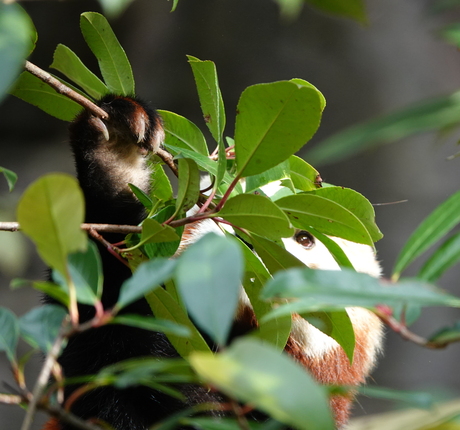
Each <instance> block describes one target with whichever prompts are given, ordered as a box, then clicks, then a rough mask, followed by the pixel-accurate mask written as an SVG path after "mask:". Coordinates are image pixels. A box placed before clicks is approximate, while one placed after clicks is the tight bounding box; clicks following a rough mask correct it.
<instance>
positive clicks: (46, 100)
mask: <svg viewBox="0 0 460 430" xmlns="http://www.w3.org/2000/svg"><path fill="white" fill-rule="evenodd" d="M11 94H12V95H13V96H15V97H18V98H20V99H21V100H24V101H25V102H27V103H30V104H32V105H34V106H37V107H38V108H39V109H41V110H43V111H44V112H46V113H47V114H49V115H52V116H54V117H56V118H58V119H61V120H63V121H73V120H74V119H75V117H76V116H77V115H78V114H79V113H80V112H81V110H82V107H81V106H80V105H79V104H78V103H76V102H74V101H73V100H70V99H69V98H68V97H66V96H64V95H62V94H59V93H57V92H56V91H55V90H53V89H52V88H51V87H50V86H49V85H47V84H45V83H44V82H43V81H41V80H40V79H38V78H37V77H36V76H34V75H32V74H30V73H29V72H22V73H21V75H20V76H19V79H18V80H17V81H16V83H15V85H14V87H13V88H12V90H11Z"/></svg>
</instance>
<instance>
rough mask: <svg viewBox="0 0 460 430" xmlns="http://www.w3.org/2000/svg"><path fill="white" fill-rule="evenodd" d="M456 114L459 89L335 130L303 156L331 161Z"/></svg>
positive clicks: (437, 126) (448, 122)
mask: <svg viewBox="0 0 460 430" xmlns="http://www.w3.org/2000/svg"><path fill="white" fill-rule="evenodd" d="M459 118H460V92H455V93H453V94H451V95H450V96H445V97H439V98H436V99H431V100H425V101H422V102H419V103H417V104H415V105H412V106H409V107H407V108H405V109H402V110H400V111H397V112H394V113H391V114H389V115H387V116H383V117H381V118H377V119H374V120H371V121H369V122H366V123H364V124H360V125H357V126H354V127H351V128H349V129H347V130H345V131H343V132H340V133H337V134H335V135H333V136H331V137H329V138H327V139H326V140H323V141H322V142H319V143H318V144H317V145H316V146H315V147H314V148H313V149H311V150H308V151H306V153H305V158H306V159H307V160H308V161H309V162H310V163H312V164H313V165H315V166H318V165H325V164H330V163H334V162H337V161H340V160H344V159H346V158H348V157H351V156H352V155H355V154H357V153H359V152H361V151H363V150H365V149H368V148H372V147H375V146H377V145H378V144H383V143H390V142H394V141H395V140H398V139H402V138H403V137H407V136H410V135H412V134H415V133H421V132H424V131H430V130H443V129H445V128H447V127H450V126H455V125H458V124H459V122H460V121H459Z"/></svg>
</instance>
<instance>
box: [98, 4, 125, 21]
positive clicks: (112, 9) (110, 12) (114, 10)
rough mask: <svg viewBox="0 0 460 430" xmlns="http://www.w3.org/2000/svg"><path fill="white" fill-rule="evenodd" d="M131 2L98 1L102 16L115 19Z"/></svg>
mask: <svg viewBox="0 0 460 430" xmlns="http://www.w3.org/2000/svg"><path fill="white" fill-rule="evenodd" d="M132 1H133V0H99V3H100V5H101V6H102V10H103V11H104V15H106V16H108V17H109V18H116V17H118V16H119V15H121V14H122V13H123V12H124V10H125V9H126V8H127V7H128V6H129V5H130V4H131V2H132Z"/></svg>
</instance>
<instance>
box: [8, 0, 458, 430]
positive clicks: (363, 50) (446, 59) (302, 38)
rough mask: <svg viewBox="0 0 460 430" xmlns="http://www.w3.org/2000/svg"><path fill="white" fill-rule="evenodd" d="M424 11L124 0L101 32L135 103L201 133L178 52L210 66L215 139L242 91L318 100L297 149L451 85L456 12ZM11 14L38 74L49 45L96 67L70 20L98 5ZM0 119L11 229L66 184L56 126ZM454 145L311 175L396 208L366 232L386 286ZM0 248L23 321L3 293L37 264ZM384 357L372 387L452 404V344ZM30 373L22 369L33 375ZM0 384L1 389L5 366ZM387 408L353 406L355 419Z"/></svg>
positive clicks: (444, 318) (388, 2)
mask: <svg viewBox="0 0 460 430" xmlns="http://www.w3.org/2000/svg"><path fill="white" fill-rule="evenodd" d="M431 4H432V2H429V1H423V0H404V1H403V2H402V1H400V0H368V1H367V6H368V15H369V25H368V26H361V25H359V24H357V23H355V22H353V21H350V20H345V19H338V18H333V17H330V16H326V15H322V14H320V13H317V12H316V11H314V10H312V9H309V8H305V9H304V10H303V12H302V13H301V15H300V16H299V17H298V18H297V19H296V20H294V21H292V22H286V21H283V20H282V19H281V18H280V16H279V11H278V8H277V6H276V4H275V3H274V2H272V1H270V0H219V1H217V0H181V1H180V2H179V6H178V8H177V11H176V12H174V13H170V12H169V10H170V7H171V2H167V1H166V0H136V1H135V2H134V3H133V4H132V5H131V6H130V7H129V8H128V10H127V11H126V13H125V14H124V15H122V16H121V17H120V18H119V19H117V20H116V21H113V22H112V25H113V27H114V30H115V33H116V34H117V36H118V37H119V39H120V41H121V43H122V45H123V46H124V48H125V50H126V52H127V54H128V58H129V59H130V61H131V63H132V66H133V70H134V75H135V78H136V83H137V92H138V95H140V96H141V97H143V98H144V99H146V100H149V101H151V102H152V103H153V105H154V106H155V107H157V108H161V109H167V110H171V111H173V112H177V113H179V114H181V115H183V116H185V117H187V118H189V119H190V120H192V121H194V122H195V123H196V124H198V125H199V126H200V127H202V125H203V121H202V118H201V111H200V107H199V102H198V97H197V95H196V90H195V86H194V82H193V77H192V73H191V70H190V66H189V65H188V63H187V61H186V55H187V54H189V55H193V56H196V57H198V58H200V59H202V60H205V59H210V60H213V61H214V62H215V63H216V66H217V70H218V74H219V80H220V85H221V90H222V94H223V98H224V103H225V106H226V110H227V114H228V119H227V124H228V126H227V130H226V134H227V135H232V134H233V129H232V123H233V119H234V112H235V106H236V104H237V101H238V97H239V95H240V93H241V92H242V91H243V90H244V88H246V87H247V86H249V85H252V84H255V83H261V82H270V81H275V80H282V79H290V78H294V77H298V78H303V79H306V80H308V81H309V82H311V83H313V84H314V85H315V86H316V87H318V88H319V89H320V90H321V91H322V92H323V94H324V95H325V97H326V99H327V108H326V110H325V112H324V116H323V121H322V125H321V127H320V130H319V131H318V133H317V134H316V136H315V137H314V138H313V139H312V141H311V142H310V143H309V144H308V146H313V145H315V144H320V142H321V140H323V139H324V138H326V137H328V136H330V135H332V134H334V133H336V132H338V131H340V130H343V129H345V128H346V127H348V126H350V125H353V124H356V123H359V122H362V121H365V120H368V119H371V118H374V117H376V116H379V115H383V114H386V113H389V112H391V111H394V110H395V109H398V108H402V107H405V106H407V105H409V104H410V103H413V102H416V101H420V100H423V99H426V98H428V97H432V96H436V95H440V94H448V93H451V92H453V91H455V90H457V89H458V88H459V87H460V53H459V52H458V51H457V50H456V49H455V48H453V47H451V46H449V45H447V44H445V43H444V42H443V41H442V40H441V39H440V38H439V37H438V36H437V32H438V31H439V29H440V28H441V27H442V26H443V25H445V24H446V23H448V22H452V21H455V19H456V18H460V15H457V16H455V15H453V14H452V12H451V13H450V14H447V13H445V14H441V15H434V14H432V13H430V5H431ZM23 6H24V7H25V9H26V10H27V11H28V12H29V13H30V15H31V17H32V19H33V20H34V22H35V25H36V27H37V31H38V35H39V39H38V44H37V48H36V50H35V52H34V53H33V55H32V57H31V61H32V62H35V63H36V64H37V65H39V66H40V67H42V68H45V69H47V68H48V66H49V64H51V62H52V54H53V51H54V48H55V47H56V45H57V44H58V43H63V44H65V45H67V46H69V47H70V48H71V49H72V50H74V51H75V52H76V53H77V54H78V55H79V56H80V58H82V60H83V61H84V62H85V63H86V64H87V65H88V66H89V67H90V68H91V69H92V70H97V64H96V62H95V60H94V58H93V57H92V54H91V53H90V52H89V49H88V48H87V47H86V45H85V43H84V41H83V38H82V36H81V33H80V31H79V15H80V13H82V12H85V11H94V10H95V11H99V5H98V3H96V2H95V1H83V0H79V1H68V2H57V1H48V2H45V1H30V2H24V3H23ZM0 114H1V121H0V165H1V166H4V167H7V168H9V169H11V170H13V171H16V172H17V173H18V174H19V181H18V184H17V187H16V189H15V191H14V193H13V194H8V193H7V189H6V183H5V182H4V181H3V183H2V182H1V181H0V220H2V221H11V220H14V217H15V216H14V208H15V205H16V202H17V199H18V197H19V196H20V194H21V193H22V191H23V190H24V189H25V187H27V185H28V184H30V183H31V182H32V181H33V180H34V179H36V178H37V177H38V176H39V175H41V174H43V173H46V172H50V171H65V172H70V173H73V162H72V159H71V155H70V151H69V148H68V146H67V143H66V140H67V138H66V128H67V124H66V123H64V122H62V121H59V120H57V119H54V118H51V117H49V116H47V115H46V114H44V113H43V112H41V111H39V110H38V109H36V108H34V107H32V106H29V105H27V104H26V103H24V102H22V101H20V100H16V99H14V98H12V97H8V98H7V100H6V101H4V102H3V104H2V105H1V106H0ZM202 128H204V127H202ZM458 137H459V136H458V133H456V132H453V133H451V134H449V135H447V136H445V135H439V134H434V133H426V134H423V135H417V136H414V137H411V138H408V139H405V140H403V141H399V142H395V143H393V144H391V145H386V146H381V147H378V148H376V149H374V150H372V151H368V152H366V153H363V154H360V155H358V156H355V157H353V158H351V159H348V160H344V161H342V162H340V163H336V164H333V165H328V166H323V167H322V166H315V167H317V168H319V169H320V171H321V175H322V177H323V179H324V180H326V181H327V182H330V183H333V184H337V185H343V186H347V187H351V188H353V189H355V190H357V191H359V192H361V193H362V194H364V195H365V196H366V197H368V198H369V200H370V201H371V202H372V203H386V202H394V201H399V200H404V199H407V200H408V201H407V202H406V203H401V204H394V205H385V206H376V213H377V222H378V224H379V226H380V229H381V230H382V231H383V233H384V234H385V237H384V238H383V239H382V240H381V241H380V242H378V243H377V249H378V250H379V258H380V260H381V261H382V265H383V266H384V268H385V273H386V274H387V275H388V274H390V273H391V268H392V266H393V264H394V261H395V259H396V256H397V254H398V252H399V250H400V249H401V246H402V244H403V243H404V242H405V241H406V239H407V238H408V236H409V234H410V233H411V231H413V230H414V229H415V227H416V226H417V225H418V223H419V222H420V221H421V220H422V219H423V218H424V217H425V216H426V215H427V214H428V213H430V212H431V211H432V210H433V209H434V208H435V207H436V206H437V205H438V204H439V203H440V202H442V201H443V200H445V199H446V198H447V197H448V196H449V195H450V194H452V193H453V192H454V191H456V190H457V189H458V184H459V179H460V174H459V163H460V159H454V160H453V161H447V160H446V157H447V156H449V155H451V154H453V153H455V152H456V151H457V150H458V147H457V146H456V142H457V140H458ZM301 155H302V154H301ZM306 159H307V161H308V157H307V158H306ZM0 246H1V247H2V249H3V252H2V256H3V261H2V262H0V305H1V306H7V307H10V308H12V309H13V310H14V311H15V312H16V313H17V314H18V315H21V314H23V313H24V312H26V311H27V310H28V309H30V308H31V307H33V306H36V305H38V304H39V296H38V294H36V293H35V292H33V291H28V290H25V289H24V290H18V291H14V292H11V291H10V289H9V282H10V280H11V278H14V277H18V276H21V277H25V278H29V279H38V278H41V277H43V273H44V266H43V265H42V264H41V263H40V262H39V261H38V260H37V258H36V257H35V253H34V251H33V249H32V248H31V247H30V244H29V243H28V242H27V240H25V239H23V238H22V236H20V234H19V233H14V234H13V233H5V232H0ZM5 254H6V256H5ZM417 267H418V266H417V264H415V265H414V268H412V270H409V271H408V272H407V274H411V273H415V270H416V268H417ZM459 275H460V270H459V269H458V268H454V269H452V270H450V271H449V272H448V273H447V274H446V275H445V276H444V277H443V278H442V280H441V282H440V284H441V286H443V287H444V288H446V289H448V290H449V291H450V292H452V293H454V294H457V295H460V287H459V285H458V279H459ZM456 319H460V318H459V311H458V310H454V309H429V310H426V311H425V312H424V317H423V318H422V319H421V320H420V321H419V322H418V323H417V324H416V325H415V326H414V330H415V331H417V332H418V333H420V334H422V335H429V334H430V333H433V332H434V331H436V330H437V329H438V328H440V327H442V326H443V325H447V324H452V323H453V321H455V320H456ZM385 349H386V351H385V354H384V356H383V357H382V358H381V359H380V364H379V367H378V369H377V370H376V371H375V372H374V374H373V377H372V378H371V384H376V385H381V386H388V387H392V388H397V389H411V390H416V389H423V390H430V391H432V392H435V393H437V394H439V395H440V396H444V395H446V396H456V395H457V396H458V394H459V391H460V372H458V356H459V352H460V346H459V345H453V346H450V347H449V348H448V349H446V350H443V351H431V350H425V349H422V348H420V347H418V346H415V345H413V344H410V343H408V342H405V341H403V340H401V339H400V338H399V337H398V336H397V335H395V334H393V333H388V335H387V341H386V348H385ZM25 350H26V348H24V347H21V351H22V352H24V351H25ZM38 361H39V359H37V360H36V364H37V363H38ZM36 364H35V365H33V366H29V371H28V374H29V376H30V377H31V378H33V377H34V375H35V372H36ZM0 380H1V381H8V382H10V383H11V377H10V376H9V372H8V364H7V361H6V359H4V356H3V355H2V356H1V357H0ZM0 391H3V388H0ZM392 407H393V405H392V404H391V403H389V402H385V401H382V400H371V399H367V398H363V397H360V400H359V403H358V404H357V405H356V407H355V415H362V414H369V413H373V412H379V411H384V410H388V409H391V408H392ZM22 416H23V412H22V411H21V410H19V409H18V408H14V407H8V406H4V405H0V426H1V428H2V429H3V428H5V429H8V430H9V429H12V430H14V429H17V428H19V422H20V419H21V418H22ZM38 428H39V427H38V425H37V427H36V429H38Z"/></svg>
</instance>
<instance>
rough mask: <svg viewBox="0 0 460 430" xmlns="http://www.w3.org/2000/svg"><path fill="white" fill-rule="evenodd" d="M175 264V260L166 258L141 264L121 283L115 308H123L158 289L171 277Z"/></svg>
mask: <svg viewBox="0 0 460 430" xmlns="http://www.w3.org/2000/svg"><path fill="white" fill-rule="evenodd" d="M176 263H177V262H176V261H175V260H168V259H166V258H156V259H154V260H149V261H146V262H145V263H142V264H141V265H140V266H139V267H138V269H137V270H136V272H135V273H134V274H133V276H131V278H129V279H128V280H126V281H125V282H123V285H122V286H121V288H120V295H119V297H118V302H117V304H116V305H115V308H116V309H121V308H124V307H125V306H127V305H129V304H131V303H133V302H134V301H136V300H138V299H140V298H142V297H143V296H144V295H145V294H147V293H149V292H151V291H152V290H154V289H155V288H158V287H159V286H160V285H161V284H162V283H163V282H165V281H167V280H168V279H169V278H171V277H172V274H173V272H174V269H175V267H176Z"/></svg>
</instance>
